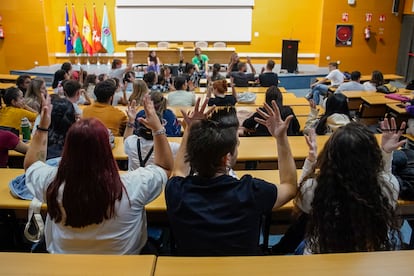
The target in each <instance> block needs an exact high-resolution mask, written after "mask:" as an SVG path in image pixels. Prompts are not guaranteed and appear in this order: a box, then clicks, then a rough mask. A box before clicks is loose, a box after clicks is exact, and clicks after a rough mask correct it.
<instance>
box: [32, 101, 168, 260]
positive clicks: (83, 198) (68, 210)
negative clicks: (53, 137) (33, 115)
mask: <svg viewBox="0 0 414 276" xmlns="http://www.w3.org/2000/svg"><path fill="white" fill-rule="evenodd" d="M44 102H45V104H44V105H43V107H42V113H41V120H40V123H39V125H38V127H37V131H36V133H35V135H34V137H33V140H32V143H31V146H30V148H29V150H28V152H27V155H26V158H25V160H24V168H25V170H26V183H27V186H28V188H29V190H30V192H31V193H32V194H33V195H34V196H35V197H36V198H37V199H39V200H40V201H43V202H46V203H47V205H48V208H47V211H48V215H47V220H46V226H45V239H46V247H47V250H48V251H49V252H50V253H66V254H71V253H82V254H138V253H140V251H141V249H142V248H143V247H144V245H145V243H146V240H147V230H146V225H147V223H146V216H145V205H146V204H148V203H149V202H151V201H152V200H154V199H155V198H157V197H158V196H159V194H160V193H161V191H162V190H163V187H164V185H165V183H166V182H167V179H168V176H169V175H170V171H171V170H172V167H173V157H172V154H171V149H170V146H169V144H168V140H167V138H166V136H165V130H164V129H163V127H162V125H161V122H160V120H159V118H158V116H157V114H156V112H155V109H154V106H153V103H152V102H151V100H150V98H149V96H146V97H145V98H144V109H145V113H146V118H145V119H140V122H141V123H143V124H144V125H146V126H147V127H148V128H149V129H151V130H152V134H153V137H154V165H148V166H146V167H141V168H139V169H137V170H134V171H131V172H128V173H125V174H122V175H120V174H119V172H118V166H117V164H116V161H115V159H114V157H113V155H112V151H111V146H110V144H109V137H108V130H107V128H106V127H105V126H104V125H103V124H102V123H101V122H100V121H99V120H98V119H95V118H89V119H81V120H80V121H78V122H76V123H75V124H73V125H72V127H71V128H70V129H69V131H68V133H67V135H66V141H65V145H64V149H63V153H62V160H61V162H60V164H59V166H58V167H51V166H48V165H46V164H45V163H44V161H45V157H46V145H47V137H48V135H47V132H48V128H49V125H50V121H51V118H50V114H51V108H52V106H51V105H50V100H45V101H44ZM129 108H132V107H129ZM127 127H133V126H130V125H128V126H127Z"/></svg>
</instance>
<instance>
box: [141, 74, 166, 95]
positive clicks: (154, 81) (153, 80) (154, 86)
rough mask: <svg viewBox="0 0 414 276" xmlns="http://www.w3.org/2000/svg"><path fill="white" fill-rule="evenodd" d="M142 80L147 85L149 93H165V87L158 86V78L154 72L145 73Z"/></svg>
mask: <svg viewBox="0 0 414 276" xmlns="http://www.w3.org/2000/svg"><path fill="white" fill-rule="evenodd" d="M143 80H144V81H145V82H146V83H147V86H148V89H149V90H150V91H151V92H156V91H158V92H166V90H165V87H164V86H162V85H159V84H158V76H157V74H156V73H155V72H153V71H152V72H147V73H145V74H144V78H143Z"/></svg>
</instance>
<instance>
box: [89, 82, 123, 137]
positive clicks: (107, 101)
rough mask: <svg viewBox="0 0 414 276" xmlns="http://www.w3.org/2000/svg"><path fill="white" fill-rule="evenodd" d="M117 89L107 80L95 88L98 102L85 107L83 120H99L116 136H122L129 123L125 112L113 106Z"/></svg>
mask: <svg viewBox="0 0 414 276" xmlns="http://www.w3.org/2000/svg"><path fill="white" fill-rule="evenodd" d="M115 90H116V87H115V85H114V82H113V81H110V80H105V81H103V82H99V83H98V84H97V85H96V86H95V90H94V94H95V96H96V101H95V103H94V104H93V105H91V106H88V107H85V109H84V110H83V116H82V117H83V118H91V117H94V118H97V119H99V120H100V121H101V122H102V123H103V124H104V125H105V126H106V127H107V128H108V129H110V130H111V131H112V133H113V134H114V135H115V136H122V134H123V133H124V130H125V126H126V123H127V120H128V118H127V116H126V114H125V113H124V112H122V111H121V110H119V109H118V108H116V107H113V106H112V98H113V96H114V93H115Z"/></svg>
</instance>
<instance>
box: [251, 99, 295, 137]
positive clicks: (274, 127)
mask: <svg viewBox="0 0 414 276" xmlns="http://www.w3.org/2000/svg"><path fill="white" fill-rule="evenodd" d="M272 107H273V108H272ZM272 107H270V106H269V105H268V104H267V103H265V104H264V109H265V110H266V112H264V111H263V110H261V109H259V108H258V109H257V112H258V113H259V114H260V116H262V118H264V119H260V118H254V119H255V121H256V122H258V123H259V124H262V125H264V126H265V127H267V129H268V130H269V132H270V134H272V136H273V137H275V138H280V137H283V136H286V135H287V129H288V127H289V123H290V121H291V120H292V118H293V116H292V115H290V116H288V117H287V118H286V119H285V120H284V121H283V120H282V118H281V116H280V111H279V108H278V106H277V104H276V102H275V101H274V100H273V101H272Z"/></svg>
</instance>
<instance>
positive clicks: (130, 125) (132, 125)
mask: <svg viewBox="0 0 414 276" xmlns="http://www.w3.org/2000/svg"><path fill="white" fill-rule="evenodd" d="M126 126H127V127H129V128H134V127H135V125H134V123H130V122H128V123H127V124H126Z"/></svg>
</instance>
